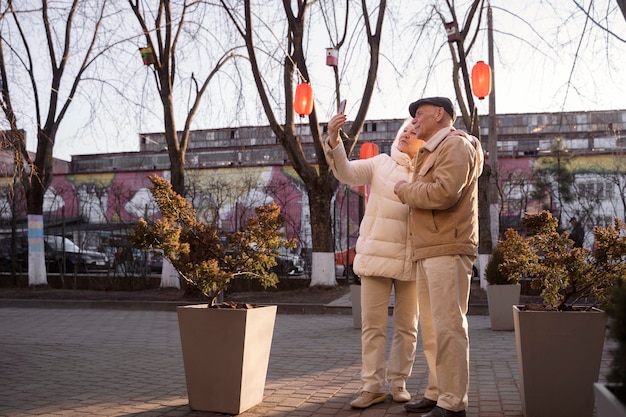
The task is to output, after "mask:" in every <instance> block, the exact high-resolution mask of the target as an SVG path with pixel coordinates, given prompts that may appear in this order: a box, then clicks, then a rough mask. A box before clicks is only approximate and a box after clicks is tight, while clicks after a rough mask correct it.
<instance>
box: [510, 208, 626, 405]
mask: <svg viewBox="0 0 626 417" xmlns="http://www.w3.org/2000/svg"><path fill="white" fill-rule="evenodd" d="M523 224H524V227H525V230H526V232H527V235H526V236H525V237H522V236H521V235H520V234H519V233H518V232H516V231H514V230H513V229H509V230H507V232H506V234H505V239H504V240H502V241H500V243H499V248H500V250H501V251H502V253H503V256H504V261H503V263H502V265H501V266H500V270H501V271H502V272H503V273H504V274H506V275H508V276H516V277H517V278H518V279H519V278H521V277H528V278H530V279H531V287H533V288H535V289H538V290H540V291H541V297H542V299H543V301H544V302H543V304H537V305H525V306H513V319H514V328H515V341H516V348H517V360H518V368H519V375H520V393H521V396H522V411H523V412H524V416H526V417H533V416H546V415H550V416H555V417H558V416H571V415H576V416H581V417H584V416H591V415H592V414H593V383H594V382H596V381H597V379H598V375H599V371H600V361H601V358H602V349H603V346H604V337H605V326H606V315H605V313H604V312H603V311H601V310H600V309H599V308H602V307H604V305H605V302H606V299H607V291H608V290H609V289H610V288H612V287H613V286H614V285H615V284H616V282H618V281H620V280H622V279H623V278H624V276H626V262H625V259H626V237H625V236H624V232H626V227H625V226H624V224H623V223H622V222H620V221H619V220H618V219H615V223H614V225H612V226H609V227H607V228H603V227H595V228H594V237H595V245H594V251H593V252H592V251H590V250H588V249H586V248H574V247H573V242H572V240H571V239H569V234H568V232H563V233H559V232H558V231H557V225H558V220H557V219H555V218H553V217H552V215H551V213H550V212H548V211H544V212H541V213H539V214H532V215H526V216H525V217H524V219H523Z"/></svg>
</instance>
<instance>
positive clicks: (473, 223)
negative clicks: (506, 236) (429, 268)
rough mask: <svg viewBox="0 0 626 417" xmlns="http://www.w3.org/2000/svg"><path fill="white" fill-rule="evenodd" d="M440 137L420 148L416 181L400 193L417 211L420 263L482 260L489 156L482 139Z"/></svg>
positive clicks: (414, 238) (414, 225)
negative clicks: (482, 193) (482, 203)
mask: <svg viewBox="0 0 626 417" xmlns="http://www.w3.org/2000/svg"><path fill="white" fill-rule="evenodd" d="M452 130H454V129H453V128H445V129H442V130H440V131H439V132H437V133H436V134H435V135H434V136H433V137H432V138H431V139H429V140H428V141H427V142H426V144H425V145H424V146H423V147H422V148H420V150H419V152H418V154H417V158H416V162H415V175H414V176H413V181H412V182H411V183H409V184H403V185H402V186H400V187H399V188H398V196H399V197H400V200H401V201H402V202H404V203H406V204H407V205H408V206H410V207H411V220H410V226H411V242H412V246H413V258H414V259H415V260H418V259H424V258H430V257H434V256H441V255H473V256H476V255H477V248H478V177H479V176H480V174H481V173H482V170H483V163H484V157H483V151H482V146H481V144H480V142H479V141H478V139H476V138H475V137H473V136H470V135H468V136H467V137H463V136H452V135H449V133H450V132H451V131H452Z"/></svg>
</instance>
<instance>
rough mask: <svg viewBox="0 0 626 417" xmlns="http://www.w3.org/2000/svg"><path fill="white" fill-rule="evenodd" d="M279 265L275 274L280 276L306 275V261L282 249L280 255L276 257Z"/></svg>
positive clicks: (275, 269)
mask: <svg viewBox="0 0 626 417" xmlns="http://www.w3.org/2000/svg"><path fill="white" fill-rule="evenodd" d="M276 263H277V265H276V266H275V267H274V272H276V274H278V275H284V274H286V275H300V274H302V273H304V259H303V258H302V257H301V256H300V255H298V254H295V253H290V252H288V251H287V249H285V248H282V249H281V253H280V255H278V256H276Z"/></svg>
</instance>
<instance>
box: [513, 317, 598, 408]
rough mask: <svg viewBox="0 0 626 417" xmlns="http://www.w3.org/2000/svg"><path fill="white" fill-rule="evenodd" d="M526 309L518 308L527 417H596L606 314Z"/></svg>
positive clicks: (520, 365) (517, 328)
mask: <svg viewBox="0 0 626 417" xmlns="http://www.w3.org/2000/svg"><path fill="white" fill-rule="evenodd" d="M520 309H523V306H513V321H514V326H515V343H516V348H517V365H518V369H519V378H520V395H521V400H522V412H523V414H524V416H525V417H546V416H550V417H571V416H576V417H591V416H592V415H593V404H594V397H593V384H594V383H595V382H597V380H598V375H599V373H600V361H601V359H602V348H603V346H604V333H605V326H606V315H605V314H604V312H602V311H599V310H594V311H585V312H583V311H566V312H562V311H520Z"/></svg>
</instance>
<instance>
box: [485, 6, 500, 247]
mask: <svg viewBox="0 0 626 417" xmlns="http://www.w3.org/2000/svg"><path fill="white" fill-rule="evenodd" d="M487 47H488V53H489V66H490V67H491V94H489V143H488V151H489V166H490V167H491V175H490V177H489V215H490V217H491V231H490V232H491V241H492V242H493V243H494V244H497V242H498V240H499V235H500V194H499V192H498V179H499V177H500V174H499V172H500V171H499V169H498V124H497V120H496V71H495V59H494V56H493V17H492V13H491V2H489V3H488V5H487Z"/></svg>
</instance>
